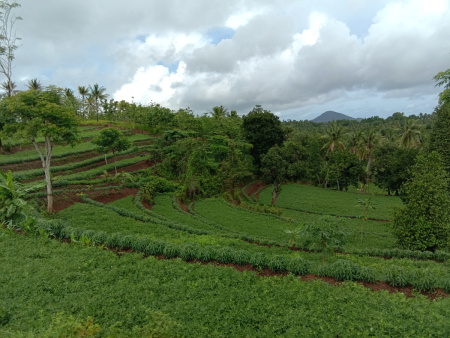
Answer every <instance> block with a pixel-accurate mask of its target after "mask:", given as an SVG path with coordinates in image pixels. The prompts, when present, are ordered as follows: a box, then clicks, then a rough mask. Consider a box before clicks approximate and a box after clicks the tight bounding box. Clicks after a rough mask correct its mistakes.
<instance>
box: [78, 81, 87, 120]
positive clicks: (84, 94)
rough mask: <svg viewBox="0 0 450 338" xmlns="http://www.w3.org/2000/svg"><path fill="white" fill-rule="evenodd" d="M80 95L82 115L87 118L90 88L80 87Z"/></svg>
mask: <svg viewBox="0 0 450 338" xmlns="http://www.w3.org/2000/svg"><path fill="white" fill-rule="evenodd" d="M78 94H80V95H81V115H82V116H83V117H86V110H87V100H86V99H87V97H88V96H89V88H88V87H86V86H78Z"/></svg>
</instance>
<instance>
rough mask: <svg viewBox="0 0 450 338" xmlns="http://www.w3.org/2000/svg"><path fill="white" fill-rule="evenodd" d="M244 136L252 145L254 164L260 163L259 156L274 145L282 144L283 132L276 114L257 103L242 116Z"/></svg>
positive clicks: (258, 164)
mask: <svg viewBox="0 0 450 338" xmlns="http://www.w3.org/2000/svg"><path fill="white" fill-rule="evenodd" d="M242 128H243V131H244V137H245V138H246V139H247V141H248V142H249V143H251V144H252V145H253V148H252V150H251V152H250V153H251V155H252V156H253V158H254V159H255V164H256V165H257V166H258V167H259V166H260V165H261V156H262V155H264V154H265V153H267V151H268V150H269V149H270V148H272V147H274V146H276V145H279V146H281V145H282V144H283V141H284V138H285V134H284V130H283V127H282V125H281V122H280V120H279V118H278V116H276V115H274V114H272V113H271V112H270V111H268V110H265V109H263V108H262V107H261V106H259V105H257V106H255V108H253V109H252V111H251V112H250V113H249V114H248V115H246V116H244V117H243V123H242Z"/></svg>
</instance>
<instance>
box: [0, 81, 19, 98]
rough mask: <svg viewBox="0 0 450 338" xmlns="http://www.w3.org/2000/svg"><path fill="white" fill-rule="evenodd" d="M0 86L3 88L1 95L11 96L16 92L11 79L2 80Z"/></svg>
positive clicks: (14, 84)
mask: <svg viewBox="0 0 450 338" xmlns="http://www.w3.org/2000/svg"><path fill="white" fill-rule="evenodd" d="M0 87H1V88H2V89H3V90H4V92H3V93H2V94H1V96H2V97H11V96H13V95H14V94H16V93H17V90H16V87H17V86H16V83H15V82H13V81H3V82H2V83H1V84H0Z"/></svg>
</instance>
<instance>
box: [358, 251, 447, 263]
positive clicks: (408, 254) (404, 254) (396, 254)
mask: <svg viewBox="0 0 450 338" xmlns="http://www.w3.org/2000/svg"><path fill="white" fill-rule="evenodd" d="M352 254H355V255H359V256H378V257H385V258H407V259H423V260H435V261H438V262H444V261H446V260H447V259H449V258H450V253H448V252H445V251H442V250H436V251H435V252H431V251H419V250H401V249H397V248H395V249H364V250H357V251H352Z"/></svg>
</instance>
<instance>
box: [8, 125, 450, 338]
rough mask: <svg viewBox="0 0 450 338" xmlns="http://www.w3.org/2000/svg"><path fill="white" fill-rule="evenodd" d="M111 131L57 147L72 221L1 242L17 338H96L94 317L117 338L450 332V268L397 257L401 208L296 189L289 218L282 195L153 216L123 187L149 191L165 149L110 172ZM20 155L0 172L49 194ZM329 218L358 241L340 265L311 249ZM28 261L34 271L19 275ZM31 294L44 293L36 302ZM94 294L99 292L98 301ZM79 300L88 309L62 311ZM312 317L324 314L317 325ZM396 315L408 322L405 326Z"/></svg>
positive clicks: (124, 161) (57, 176) (158, 204)
mask: <svg viewBox="0 0 450 338" xmlns="http://www.w3.org/2000/svg"><path fill="white" fill-rule="evenodd" d="M100 130H101V127H100V126H86V127H83V128H82V139H83V140H84V142H83V143H80V144H78V145H76V146H75V147H66V146H57V147H55V149H54V153H55V156H54V157H55V159H54V162H53V164H54V165H53V168H52V172H53V174H54V186H55V189H56V190H55V207H56V210H57V211H58V213H57V214H56V216H54V217H53V218H52V219H50V220H45V221H42V222H38V224H37V226H36V231H37V233H40V234H42V235H44V236H41V237H42V238H41V237H30V236H27V237H24V238H22V237H21V236H18V235H17V234H14V233H13V232H11V231H9V230H8V229H1V230H0V243H2V244H4V245H5V246H4V247H5V248H6V249H5V250H6V251H2V253H1V254H0V261H1V262H2V265H1V266H2V269H4V271H3V272H5V271H8V274H5V273H0V282H1V283H2V285H3V288H2V291H0V296H1V298H0V299H1V300H2V301H4V304H6V305H2V304H0V333H3V335H4V336H8V335H9V336H14V334H16V333H17V332H19V333H18V334H19V335H20V334H22V335H25V334H33V332H34V334H42V333H43V332H45V331H46V330H47V331H48V332H53V331H51V330H57V329H61V328H60V327H58V325H62V324H61V321H63V322H64V323H66V324H67V325H69V326H70V325H72V326H73V325H75V326H76V325H88V326H89V325H91V324H92V325H91V326H92V327H94V326H95V324H93V323H91V324H86V323H88V322H89V319H88V317H89V316H93V317H94V319H95V320H96V323H97V322H98V323H99V324H100V326H101V327H103V328H104V331H103V332H104V334H105V335H106V336H107V335H108V334H112V335H113V336H114V334H115V333H116V334H117V336H120V335H122V336H123V335H125V336H126V335H130V334H134V335H136V336H140V335H145V334H148V332H150V333H151V332H159V333H161V332H165V331H164V330H167V332H166V333H167V336H174V335H176V334H180V333H184V334H186V335H188V336H194V335H195V336H246V335H249V336H253V335H257V336H278V335H283V334H286V335H291V336H298V335H304V334H305V333H308V332H310V333H311V332H322V333H324V334H325V333H327V332H330V331H329V330H330V327H329V325H333V332H338V333H339V334H338V335H353V334H355V332H356V333H357V334H362V335H371V334H373V335H381V336H383V335H396V334H399V335H406V334H412V335H414V332H420V333H421V334H424V335H426V332H440V333H443V334H444V335H445V333H448V332H450V326H449V325H448V320H447V319H446V318H447V316H448V314H449V313H448V309H449V308H450V307H449V306H448V299H449V298H447V296H448V292H450V272H449V271H450V254H449V253H447V252H443V251H437V252H434V253H431V252H415V251H409V250H400V249H398V248H397V247H396V243H395V239H394V237H393V236H392V234H391V230H390V220H391V219H392V212H393V210H394V209H395V208H396V207H399V206H401V200H400V199H399V198H396V197H391V196H383V195H381V194H378V195H364V194H359V193H345V192H338V191H332V190H327V189H323V188H318V187H313V186H307V185H300V184H287V185H284V186H283V190H282V193H281V195H280V196H279V198H278V200H277V203H276V207H277V208H278V209H277V210H278V214H274V213H270V212H263V209H264V208H263V207H262V206H263V205H267V204H269V202H270V198H271V196H270V189H262V190H261V191H260V193H258V194H256V195H254V196H257V199H256V200H253V201H251V202H248V203H247V204H246V205H235V204H232V203H230V202H229V201H226V200H224V199H223V198H221V197H217V198H210V199H204V200H198V201H195V203H192V204H190V205H185V204H182V203H180V202H179V201H178V200H177V199H176V198H175V196H174V194H169V193H165V194H159V195H157V196H156V198H155V199H154V203H153V204H152V205H149V204H148V203H146V202H145V201H143V200H142V194H141V191H140V188H141V187H140V186H139V183H137V182H136V181H133V180H127V179H126V177H125V176H124V175H122V176H120V173H121V172H128V173H131V174H133V176H135V177H137V176H138V174H139V173H142V172H143V170H145V169H148V168H150V167H151V166H152V164H153V163H154V161H152V159H150V158H149V150H150V149H151V147H152V144H153V142H154V140H155V138H154V137H152V136H150V135H146V134H143V133H132V132H131V131H130V134H131V136H130V140H131V141H132V142H133V146H132V147H131V148H130V149H129V150H127V151H125V152H122V153H119V154H117V155H116V156H115V158H112V157H111V155H108V156H107V160H108V164H106V163H105V156H104V155H102V154H99V153H97V152H96V150H95V149H96V146H95V145H93V144H92V143H91V142H90V140H91V139H92V137H94V136H96V135H98V133H99V131H100ZM19 147H23V150H19ZM14 148H15V149H14V150H15V152H13V153H11V154H8V155H1V156H0V169H1V170H4V171H6V170H13V171H14V176H15V178H16V179H18V180H21V181H22V182H24V183H25V184H27V185H32V184H34V182H35V181H37V180H41V179H42V178H43V172H42V169H40V167H39V165H40V162H39V159H38V158H37V156H36V154H35V152H34V151H33V150H30V149H28V147H27V145H23V144H21V143H20V142H17V143H15V144H14ZM116 169H117V172H118V173H119V175H116ZM256 185H258V183H256ZM256 185H255V186H256ZM249 190H252V189H249V188H248V187H247V188H244V189H243V190H242V193H243V194H244V195H245V194H246V193H247V192H248V191H249ZM253 190H254V189H253ZM31 197H37V198H40V199H43V198H44V197H45V194H44V193H43V192H36V193H35V194H34V195H30V198H31ZM248 199H249V200H250V198H248ZM361 201H364V202H365V203H366V204H365V205H366V206H367V205H369V206H370V208H368V207H367V208H366V207H365V205H364V203H361ZM324 216H326V217H328V218H329V219H331V220H332V221H335V222H342V223H343V226H344V228H345V231H346V234H347V237H346V242H345V245H344V247H343V248H342V249H341V250H339V251H337V252H333V253H328V252H326V251H323V250H318V249H317V250H309V249H307V248H306V247H304V246H303V240H304V239H303V238H302V237H301V236H300V235H298V234H299V232H298V231H300V230H301V229H302V227H304V226H305V224H315V223H320V222H321V220H322V218H323V217H324ZM44 237H49V238H53V239H59V240H60V241H62V242H64V243H60V242H57V241H50V240H49V239H46V238H44ZM14 243H16V244H14ZM15 245H17V246H18V247H20V246H24V247H26V250H25V249H24V250H22V251H20V250H19V249H17V248H16V247H15ZM101 249H109V250H107V252H105V250H101ZM130 252H134V253H135V254H131V253H130ZM114 253H115V254H116V255H114ZM69 257H73V259H71V258H69ZM119 257H120V258H119ZM142 257H147V259H146V260H142V259H141V258H142ZM173 258H177V259H175V260H173ZM20 259H21V260H23V261H24V262H26V263H25V265H23V264H19V263H17V260H20ZM67 260H70V262H68V263H67V264H65V263H64V262H66V261H67ZM58 262H59V263H58ZM188 263H191V264H188ZM192 263H193V264H192ZM14 264H16V265H17V267H14ZM58 264H59V265H60V266H59V265H58ZM6 269H7V270H6ZM236 270H237V271H236ZM45 271H47V274H46V273H45ZM49 271H51V272H49ZM166 271H167V274H166V273H165V272H166ZM277 276H285V278H280V277H277ZM263 277H271V278H263ZM39 278H40V280H39ZM19 280H20V283H19ZM23 281H26V282H23ZM306 281H308V283H307V282H306ZM342 282H344V284H341V283H342ZM23 283H30V284H32V283H35V284H36V288H35V291H34V292H33V291H32V290H31V289H30V288H29V287H28V286H27V287H26V286H24V285H23ZM15 284H18V285H19V284H20V285H22V288H23V289H22V293H23V294H20V293H17V292H16V291H12V290H13V285H15ZM330 284H332V285H333V286H331V285H330ZM337 285H341V286H337ZM82 290H88V291H86V296H82V295H81V292H82ZM370 290H387V291H389V292H399V293H397V294H394V295H391V294H388V293H387V292H372V291H370ZM421 293H422V294H423V295H424V296H422V295H421ZM50 295H52V296H50ZM405 295H406V296H405ZM412 296H414V297H412ZM51 297H54V298H51ZM66 297H68V298H72V299H78V300H79V301H77V302H76V304H75V303H73V302H72V305H70V301H68V300H64V301H61V302H60V303H57V302H55V301H54V300H52V299H63V298H64V299H65V298H66ZM407 297H412V298H407ZM426 297H428V298H431V299H437V300H435V301H430V300H429V299H427V298H426ZM440 297H443V298H442V299H441V298H440ZM13 298H15V299H16V300H15V304H16V305H14V302H10V300H11V299H13ZM250 299H253V300H251V301H250ZM356 303H357V304H358V307H357V310H352V309H354V308H355V306H354V304H356ZM36 304H39V305H40V306H41V309H42V312H39V311H37V310H36V306H37V305H36ZM118 304H122V305H121V306H122V307H123V309H120V306H119V305H118ZM312 304H314V306H313V305H312ZM366 305H367V306H366ZM104 306H106V307H107V310H103V307H104ZM310 306H312V307H311V309H315V310H311V311H310V312H307V313H306V312H305V311H306V310H305V309H306V308H307V307H310ZM333 307H336V308H339V309H340V312H339V313H340V314H339V316H338V318H340V319H339V320H337V319H336V320H333V321H332V324H331V322H327V321H325V320H323V319H320V318H324V317H323V316H322V315H321V314H320V313H321V312H323V311H324V309H329V310H330V311H331V312H330V313H329V315H330V314H331V313H334V312H333V311H332V310H331V309H332V308H333ZM363 308H364V309H363ZM386 309H389V311H387V310H386ZM418 309H420V311H418ZM33 311H35V312H34V314H32V313H33ZM336 311H337V310H336ZM392 311H394V312H396V313H398V318H407V319H404V320H398V318H397V317H395V316H393V315H392ZM369 312H370V313H371V315H370V316H369V317H367V316H368V315H367V313H369ZM372 312H373V313H372ZM59 313H63V314H62V315H60V314H59ZM219 314H220V315H219ZM319 314H320V315H319ZM419 314H420V315H419ZM71 315H73V316H75V317H76V318H82V323H81V324H80V323H79V321H78V322H77V320H76V319H74V318H73V317H71ZM334 315H336V316H337V314H336V313H334ZM334 315H332V317H333V316H334ZM58 316H62V318H60V317H58ZM328 317H329V316H327V318H328ZM136 318H137V319H136ZM367 318H369V320H367ZM313 319H314V320H313ZM372 319H373V320H372ZM20 321H22V323H24V324H23V325H19V324H18V323H19V322H20ZM383 321H384V322H385V324H383V325H381V324H380V323H381V322H383ZM85 322H86V323H85ZM3 323H4V324H3ZM58 323H59V324H58ZM149 323H150V324H149ZM193 323H195V325H194V324H193ZM344 323H345V325H344ZM430 323H433V324H432V325H431V324H430ZM64 325H65V324H64ZM318 325H319V326H320V328H318V327H317V326H318ZM417 327H419V331H414V330H415V329H417ZM133 330H134V331H133ZM145 330H147V331H148V332H147V331H145ZM152 330H156V331H152ZM336 330H337V331H336ZM428 330H435V331H428ZM306 335H308V334H306ZM163 336H164V335H163Z"/></svg>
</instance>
